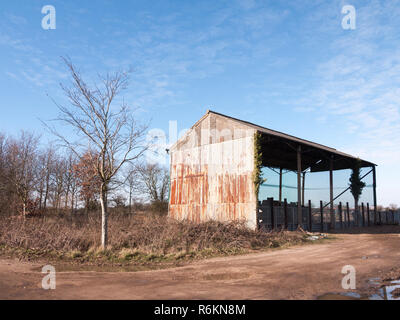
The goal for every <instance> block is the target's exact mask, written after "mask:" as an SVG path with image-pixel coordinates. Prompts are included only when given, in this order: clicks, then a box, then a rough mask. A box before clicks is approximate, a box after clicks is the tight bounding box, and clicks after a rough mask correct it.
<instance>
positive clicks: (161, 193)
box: [136, 164, 169, 204]
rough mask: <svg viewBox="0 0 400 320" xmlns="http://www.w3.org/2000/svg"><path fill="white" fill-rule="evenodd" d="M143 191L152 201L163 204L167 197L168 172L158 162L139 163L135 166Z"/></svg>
mask: <svg viewBox="0 0 400 320" xmlns="http://www.w3.org/2000/svg"><path fill="white" fill-rule="evenodd" d="M136 170H137V173H138V176H139V179H140V183H141V186H142V188H143V191H144V192H145V193H146V194H147V196H148V197H149V199H150V201H151V202H152V203H161V204H163V203H164V204H165V203H166V202H167V197H168V188H169V173H168V170H167V169H166V168H164V167H161V166H159V165H158V164H141V165H138V166H137V167H136Z"/></svg>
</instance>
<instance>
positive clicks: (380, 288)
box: [317, 278, 400, 300]
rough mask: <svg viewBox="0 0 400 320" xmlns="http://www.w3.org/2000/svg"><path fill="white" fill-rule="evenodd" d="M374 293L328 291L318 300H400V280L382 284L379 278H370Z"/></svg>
mask: <svg viewBox="0 0 400 320" xmlns="http://www.w3.org/2000/svg"><path fill="white" fill-rule="evenodd" d="M369 285H370V286H371V287H372V288H374V290H373V291H374V293H372V294H369V295H361V294H359V293H357V292H341V293H326V294H324V295H321V296H319V297H317V299H318V300H400V280H394V281H390V282H387V283H386V282H385V283H384V284H383V285H382V284H381V280H380V279H379V278H373V279H370V280H369Z"/></svg>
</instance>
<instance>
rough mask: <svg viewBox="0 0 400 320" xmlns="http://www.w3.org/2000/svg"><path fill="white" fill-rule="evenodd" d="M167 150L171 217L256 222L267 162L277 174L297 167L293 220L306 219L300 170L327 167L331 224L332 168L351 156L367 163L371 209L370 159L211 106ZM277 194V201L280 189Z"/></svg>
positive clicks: (363, 164) (343, 165)
mask: <svg viewBox="0 0 400 320" xmlns="http://www.w3.org/2000/svg"><path fill="white" fill-rule="evenodd" d="M169 154H170V179H171V180H170V197H169V213H168V214H169V216H170V217H171V218H174V219H178V220H185V219H187V220H190V221H193V222H197V223H200V222H205V221H208V220H217V221H232V220H245V221H246V223H247V226H248V227H250V228H252V229H257V228H259V227H260V223H261V222H262V221H261V219H260V214H261V213H262V210H261V209H260V207H261V205H262V204H263V203H264V202H265V201H263V199H259V194H258V192H259V186H260V184H261V183H262V181H261V180H260V170H261V168H262V167H270V168H276V170H277V171H278V172H280V173H281V174H282V170H291V171H294V172H296V173H297V203H296V204H295V206H296V207H295V211H296V219H297V224H298V225H300V224H299V221H300V222H301V223H302V224H307V221H306V216H307V214H306V212H307V211H304V208H305V207H306V205H305V202H304V195H303V198H302V173H303V172H305V170H309V171H310V172H322V171H327V172H328V173H329V175H330V202H329V204H328V209H330V213H331V215H330V219H331V221H330V223H331V227H332V228H334V227H335V222H334V221H335V219H336V218H335V215H334V207H333V203H334V193H333V181H332V180H333V171H335V170H342V169H350V168H352V166H353V164H354V162H355V161H359V163H360V164H361V167H363V168H365V167H370V168H371V170H370V173H371V174H372V175H373V208H374V210H376V170H375V167H376V165H375V164H373V163H372V162H368V161H365V160H361V159H358V158H356V157H354V156H352V155H349V154H346V153H343V152H340V151H338V150H336V149H334V148H330V147H327V146H324V145H321V144H318V143H315V142H311V141H308V140H304V139H300V138H297V137H294V136H291V135H288V134H285V133H282V132H278V131H275V130H271V129H268V128H265V127H262V126H258V125H255V124H253V123H250V122H247V121H244V120H240V119H236V118H233V117H230V116H227V115H224V114H221V113H218V112H214V111H211V110H208V111H207V112H206V114H205V115H204V116H203V117H202V118H200V119H199V120H198V121H197V122H196V123H195V124H194V125H193V126H192V127H191V128H190V129H189V130H188V131H187V132H186V134H185V135H184V136H182V137H181V138H180V139H179V140H178V141H177V142H176V143H175V144H174V145H173V146H171V148H170V150H169ZM281 188H282V186H280V194H281ZM303 194H304V191H303ZM277 200H278V201H279V203H278V205H281V203H282V199H281V195H280V196H279V199H277ZM310 206H311V205H310ZM371 208H372V206H371ZM310 209H311V208H310ZM310 212H311V211H310ZM275 223H276V222H275Z"/></svg>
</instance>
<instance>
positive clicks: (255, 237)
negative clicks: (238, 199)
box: [0, 214, 305, 260]
mask: <svg viewBox="0 0 400 320" xmlns="http://www.w3.org/2000/svg"><path fill="white" fill-rule="evenodd" d="M100 235H101V217H100V215H99V214H96V215H89V216H87V215H77V216H73V217H71V216H43V217H35V218H30V219H23V218H20V217H10V218H3V219H1V220H0V244H2V245H7V246H10V247H18V248H21V247H22V248H26V249H30V248H31V249H32V248H33V249H41V250H53V251H54V250H55V251H61V252H69V253H71V252H72V254H73V256H74V257H79V256H80V255H81V254H83V253H88V254H90V253H95V252H96V250H97V249H96V248H98V247H99V246H100ZM304 238H305V237H304V235H303V234H302V233H300V232H286V231H281V232H269V233H268V232H264V231H253V230H250V229H248V228H247V227H246V226H245V224H244V223H241V222H231V223H221V222H216V221H210V222H206V223H201V224H195V223H190V222H187V221H176V220H172V219H169V218H168V217H166V216H160V215H151V214H150V215H149V214H141V215H137V214H135V215H128V214H111V215H110V217H109V245H110V250H113V251H116V252H118V254H117V255H118V256H120V257H121V258H122V259H130V258H131V257H132V256H134V255H135V254H137V252H142V253H145V254H148V255H149V260H152V259H153V258H154V257H155V256H156V255H168V254H177V255H178V254H191V253H193V252H200V251H203V252H220V253H232V252H242V251H243V250H254V249H259V248H269V247H271V248H272V247H277V246H280V245H282V244H288V243H289V244H295V243H300V242H303V241H305V240H304Z"/></svg>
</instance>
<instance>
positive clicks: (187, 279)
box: [0, 227, 400, 299]
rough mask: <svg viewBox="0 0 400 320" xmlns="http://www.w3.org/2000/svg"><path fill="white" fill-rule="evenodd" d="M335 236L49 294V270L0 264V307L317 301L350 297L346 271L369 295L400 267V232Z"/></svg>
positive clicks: (71, 280)
mask: <svg viewBox="0 0 400 320" xmlns="http://www.w3.org/2000/svg"><path fill="white" fill-rule="evenodd" d="M375 231H377V232H387V233H371V232H375ZM364 232H369V233H364ZM335 236H336V237H337V238H338V239H337V240H334V241H328V242H325V243H321V244H313V245H306V246H298V247H293V248H289V249H283V250H273V251H268V252H263V253H257V254H250V255H244V256H235V257H224V258H215V259H210V260H206V261H201V262H197V263H193V264H190V265H187V266H185V267H180V268H173V269H164V270H156V271H140V272H120V273H115V272H58V273H57V288H56V290H47V291H46V290H43V289H42V288H41V281H42V277H43V275H42V274H41V273H40V270H41V266H42V265H43V264H37V263H28V262H19V261H15V260H0V299H314V298H316V297H318V296H319V295H322V294H325V293H328V292H343V291H344V290H343V289H342V288H341V280H342V277H343V275H342V274H341V269H342V267H343V266H344V265H349V264H350V265H353V266H354V267H355V268H356V270H357V289H358V290H357V291H358V292H363V291H364V290H366V288H367V283H368V279H369V278H372V277H379V276H380V275H382V274H383V273H386V272H388V271H389V270H390V269H392V268H393V267H396V266H400V250H399V248H400V227H378V228H369V229H364V230H363V231H362V232H361V233H360V234H338V235H335Z"/></svg>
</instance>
